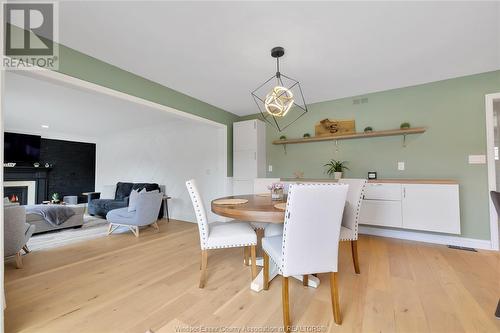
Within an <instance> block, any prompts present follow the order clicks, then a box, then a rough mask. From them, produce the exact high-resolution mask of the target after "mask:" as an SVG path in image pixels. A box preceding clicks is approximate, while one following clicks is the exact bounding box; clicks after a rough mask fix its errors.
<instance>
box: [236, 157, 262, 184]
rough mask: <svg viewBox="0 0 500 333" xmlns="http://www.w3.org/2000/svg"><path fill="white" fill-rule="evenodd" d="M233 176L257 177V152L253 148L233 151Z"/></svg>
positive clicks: (242, 177) (240, 177) (251, 178)
mask: <svg viewBox="0 0 500 333" xmlns="http://www.w3.org/2000/svg"><path fill="white" fill-rule="evenodd" d="M233 178H237V179H250V180H253V179H254V178H257V152H256V151H255V150H241V151H234V153H233Z"/></svg>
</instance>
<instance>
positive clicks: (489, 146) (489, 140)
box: [484, 93, 500, 251]
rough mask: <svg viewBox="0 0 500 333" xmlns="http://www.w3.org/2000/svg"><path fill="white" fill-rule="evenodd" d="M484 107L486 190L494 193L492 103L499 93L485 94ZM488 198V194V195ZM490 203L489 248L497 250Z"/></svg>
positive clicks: (496, 231) (495, 188)
mask: <svg viewBox="0 0 500 333" xmlns="http://www.w3.org/2000/svg"><path fill="white" fill-rule="evenodd" d="M484 100H485V106H486V156H487V161H488V190H489V191H496V190H497V185H496V171H495V131H494V129H493V128H494V124H493V119H494V118H493V102H494V101H495V100H500V93H495V94H487V95H485V99H484ZM488 198H489V193H488ZM489 203H490V233H491V237H490V240H491V248H492V249H493V250H497V251H498V250H499V242H500V240H499V238H500V235H499V230H498V229H499V228H498V214H497V212H496V209H495V205H494V204H493V201H491V198H490V199H489Z"/></svg>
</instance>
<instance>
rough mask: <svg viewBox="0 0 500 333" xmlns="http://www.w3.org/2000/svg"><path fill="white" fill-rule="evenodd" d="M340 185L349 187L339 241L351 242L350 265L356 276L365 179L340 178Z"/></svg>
mask: <svg viewBox="0 0 500 333" xmlns="http://www.w3.org/2000/svg"><path fill="white" fill-rule="evenodd" d="M339 182H340V183H341V184H347V185H349V191H348V192H347V200H346V206H345V209H344V216H343V217H342V227H341V228H340V240H341V241H348V242H351V253H352V263H353V264H354V271H355V272H356V274H359V273H360V270H359V259H358V224H359V211H360V209H361V203H362V202H363V195H364V191H365V188H366V183H367V180H366V179H347V178H342V179H341V180H340V181H339Z"/></svg>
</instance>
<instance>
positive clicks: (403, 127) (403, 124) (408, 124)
mask: <svg viewBox="0 0 500 333" xmlns="http://www.w3.org/2000/svg"><path fill="white" fill-rule="evenodd" d="M399 128H400V129H402V130H405V129H408V128H410V123H402V124H401V125H400V126H399Z"/></svg>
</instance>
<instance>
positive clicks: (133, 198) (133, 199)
mask: <svg viewBox="0 0 500 333" xmlns="http://www.w3.org/2000/svg"><path fill="white" fill-rule="evenodd" d="M143 191H144V192H146V190H145V189H142V190H140V191H138V190H132V192H130V196H129V198H128V209H127V210H128V211H129V212H135V210H136V209H137V207H136V205H137V198H138V197H139V193H142V192H143Z"/></svg>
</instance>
